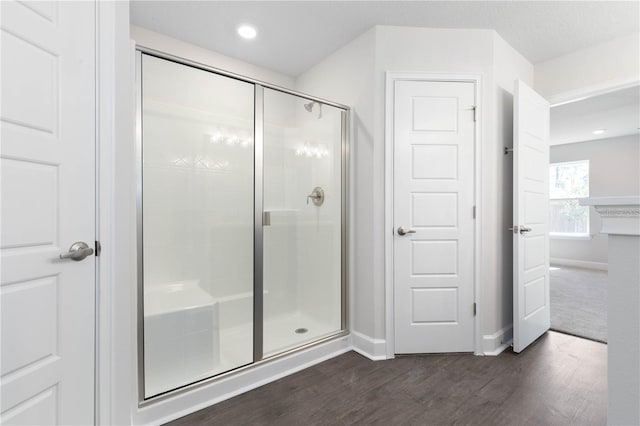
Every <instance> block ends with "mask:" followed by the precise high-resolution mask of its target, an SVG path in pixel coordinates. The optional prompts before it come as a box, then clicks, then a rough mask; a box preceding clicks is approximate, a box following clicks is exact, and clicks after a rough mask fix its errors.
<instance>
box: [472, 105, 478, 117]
mask: <svg viewBox="0 0 640 426" xmlns="http://www.w3.org/2000/svg"><path fill="white" fill-rule="evenodd" d="M471 108H472V109H473V121H478V118H477V114H476V113H477V111H478V107H477V106H475V105H474V106H472V107H471Z"/></svg>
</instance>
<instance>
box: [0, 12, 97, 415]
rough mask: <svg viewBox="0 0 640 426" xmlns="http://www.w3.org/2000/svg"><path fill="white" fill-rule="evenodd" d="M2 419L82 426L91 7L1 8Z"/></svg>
mask: <svg viewBox="0 0 640 426" xmlns="http://www.w3.org/2000/svg"><path fill="white" fill-rule="evenodd" d="M1 7H2V23H1V28H2V108H1V110H2V115H1V117H0V118H1V121H2V129H1V133H2V155H1V160H0V161H1V167H2V240H1V246H0V251H1V254H2V282H1V286H0V297H1V310H2V318H1V322H2V330H1V331H2V353H1V357H2V368H1V371H0V373H1V375H2V385H1V388H0V393H1V397H0V398H1V401H0V405H1V406H2V414H1V418H0V423H3V424H91V423H93V413H94V381H93V377H94V361H93V360H94V317H95V313H94V303H95V298H94V291H95V290H94V289H95V260H94V258H93V257H88V258H86V259H84V260H83V261H73V260H61V259H60V258H59V255H60V254H61V253H65V252H67V251H68V249H69V247H70V246H71V244H73V243H74V242H76V241H85V242H87V243H88V244H89V245H90V246H93V242H94V240H95V211H94V204H95V176H94V175H95V165H94V164H95V155H94V150H95V142H94V140H95V124H94V116H95V99H94V90H95V69H94V54H95V46H94V34H95V28H94V25H95V24H94V4H93V3H92V2H77V3H68V2H53V1H52V2H20V3H18V2H14V1H6V2H4V1H3V2H2V4H1Z"/></svg>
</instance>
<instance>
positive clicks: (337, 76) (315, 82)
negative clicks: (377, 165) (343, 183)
mask: <svg viewBox="0 0 640 426" xmlns="http://www.w3.org/2000/svg"><path fill="white" fill-rule="evenodd" d="M375 38H376V30H375V28H374V29H371V30H369V31H367V32H365V33H364V34H362V35H361V36H359V37H358V38H356V39H355V40H353V41H351V42H350V43H349V44H347V45H346V46H344V47H343V48H341V49H339V50H338V51H336V52H335V53H333V54H332V55H330V56H329V57H327V58H326V59H324V60H323V61H322V62H320V63H319V64H317V65H316V66H314V67H313V68H311V69H310V70H309V71H307V72H305V73H304V74H302V75H301V76H299V77H298V79H297V80H296V89H297V90H299V91H301V92H305V93H309V94H311V95H315V96H321V97H323V98H326V99H330V100H333V101H336V102H340V103H342V104H345V105H348V106H350V107H351V108H352V118H353V121H352V122H351V134H352V135H353V140H352V141H351V147H350V149H351V157H352V165H353V169H354V170H352V173H351V174H352V176H353V179H354V182H351V188H352V190H351V192H350V193H351V197H352V203H353V204H352V205H353V209H352V211H351V224H350V225H351V226H350V228H351V234H352V235H353V236H354V238H352V239H351V246H352V251H351V252H352V253H353V258H352V259H351V269H352V276H355V279H354V280H352V282H351V289H350V295H349V302H350V321H351V327H350V328H351V329H352V330H356V331H359V332H361V333H364V334H366V335H367V336H374V335H375V333H374V330H373V321H371V319H370V315H371V311H372V307H373V305H374V303H375V302H374V300H375V298H376V297H378V298H379V297H380V294H377V293H375V292H374V291H372V290H371V283H372V282H373V280H374V276H375V275H374V274H375V272H376V271H375V270H374V268H373V259H374V254H373V249H374V247H373V244H371V241H370V236H371V235H373V234H375V229H374V226H373V215H372V214H371V204H370V202H371V198H372V197H373V186H372V185H371V183H370V182H371V181H372V175H373V155H374V143H373V131H372V129H371V123H372V122H373V111H374V93H373V68H374V55H375ZM378 258H379V257H378ZM360 312H365V314H362V315H360ZM382 312H384V311H382Z"/></svg>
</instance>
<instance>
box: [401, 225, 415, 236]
mask: <svg viewBox="0 0 640 426" xmlns="http://www.w3.org/2000/svg"><path fill="white" fill-rule="evenodd" d="M415 233H416V231H415V230H414V229H409V228H405V227H402V226H401V227H400V228H398V234H399V235H407V234H415Z"/></svg>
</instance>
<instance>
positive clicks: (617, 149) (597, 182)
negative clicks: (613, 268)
mask: <svg viewBox="0 0 640 426" xmlns="http://www.w3.org/2000/svg"><path fill="white" fill-rule="evenodd" d="M550 155H551V163H562V162H566V161H578V160H589V196H590V197H606V196H613V195H635V194H640V166H639V165H640V139H639V138H638V136H637V135H630V136H621V137H617V138H610V139H599V140H595V141H589V142H579V143H571V144H565V145H554V146H552V147H551V152H550ZM589 215H590V216H589V228H590V232H591V234H592V235H593V239H591V240H567V239H557V238H553V237H552V238H551V240H550V254H551V258H552V259H554V258H558V259H570V260H577V261H581V262H596V263H600V264H606V263H607V236H606V235H604V234H600V233H599V231H600V226H601V225H600V215H598V214H597V213H596V211H595V209H594V207H590V211H589Z"/></svg>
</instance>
